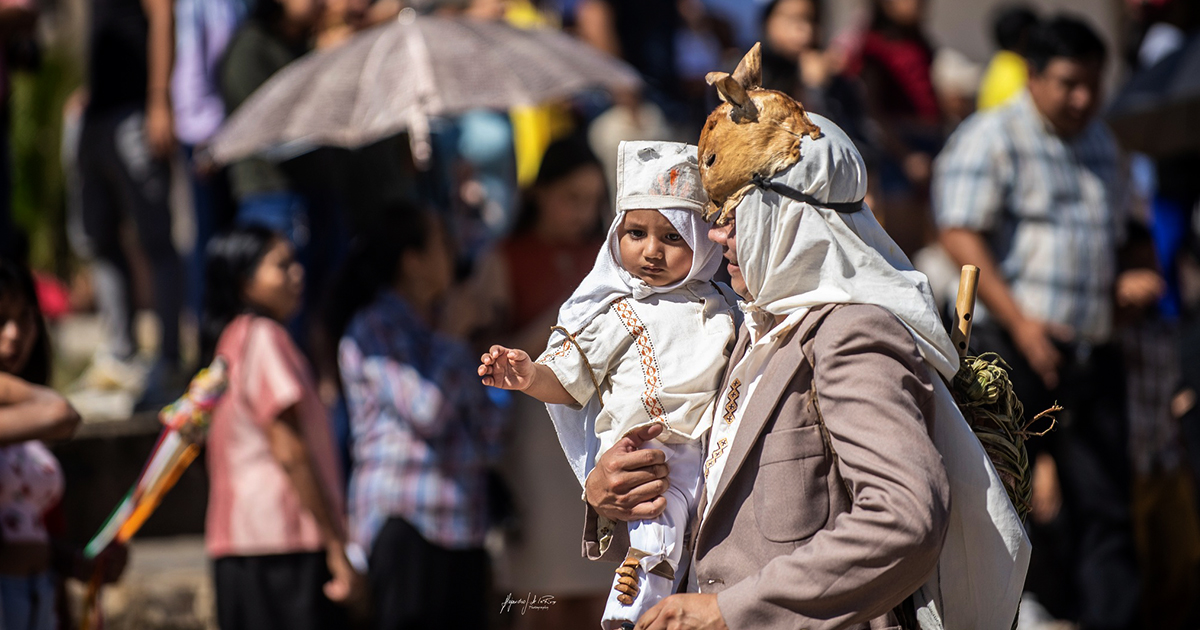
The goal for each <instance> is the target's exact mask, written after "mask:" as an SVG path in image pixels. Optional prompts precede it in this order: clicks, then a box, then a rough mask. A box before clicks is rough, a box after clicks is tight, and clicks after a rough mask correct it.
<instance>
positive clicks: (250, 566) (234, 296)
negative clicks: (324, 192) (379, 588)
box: [203, 228, 359, 630]
mask: <svg viewBox="0 0 1200 630" xmlns="http://www.w3.org/2000/svg"><path fill="white" fill-rule="evenodd" d="M206 276H207V282H208V289H207V294H206V296H205V309H204V329H203V333H204V335H205V338H204V341H205V349H206V350H207V351H208V352H207V353H208V354H215V355H216V356H221V357H224V358H225V360H226V361H227V362H228V365H229V388H228V389H227V390H226V392H225V396H224V397H223V398H222V399H221V402H220V403H218V404H217V407H216V408H215V409H214V410H213V418H212V428H211V429H210V432H209V437H208V470H209V476H210V490H209V500H208V517H207V520H206V523H205V545H206V547H207V549H208V554H209V556H210V557H212V558H213V559H214V563H213V577H214V580H215V582H216V598H217V622H218V624H219V625H220V627H221V629H222V630H242V629H247V630H248V629H251V628H253V629H254V630H269V629H272V628H278V629H280V630H284V629H287V630H297V629H305V628H312V629H313V630H319V629H322V628H334V627H342V626H343V625H344V624H345V619H344V612H343V611H342V610H341V609H340V607H338V606H335V605H334V602H344V601H346V600H347V599H349V598H350V597H351V595H352V594H353V592H354V591H356V590H357V589H358V584H359V576H358V574H357V573H356V572H355V570H354V569H353V568H352V566H351V564H350V561H349V559H348V558H347V556H346V523H345V517H344V514H345V511H344V507H343V506H344V499H343V490H342V488H343V485H342V479H341V474H340V473H339V469H338V465H337V457H336V454H335V452H334V447H333V435H332V433H331V429H330V425H329V419H328V416H327V415H326V411H325V407H324V406H323V405H322V404H321V401H320V400H319V399H318V398H317V394H316V386H315V382H314V380H313V375H312V368H311V366H310V365H309V363H308V360H307V359H305V357H304V355H302V354H301V353H300V350H299V348H297V347H296V344H295V343H294V342H293V341H292V339H291V337H289V335H288V332H287V329H285V328H284V325H283V322H286V321H287V320H288V319H289V318H291V317H292V316H293V315H294V314H295V313H296V311H297V309H298V308H299V306H300V301H301V297H302V294H303V288H304V271H303V269H301V267H300V265H299V263H297V262H296V260H295V257H294V251H293V249H292V246H291V245H290V244H289V243H288V241H287V240H285V239H284V238H283V237H281V236H279V235H277V234H275V233H274V232H271V231H269V230H266V229H263V228H240V229H238V230H235V231H234V232H232V233H230V234H227V235H225V236H222V237H218V238H217V239H214V240H213V241H212V242H211V243H210V244H209V248H208V268H207V274H206Z"/></svg>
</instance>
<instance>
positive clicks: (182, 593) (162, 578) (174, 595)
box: [69, 536, 216, 630]
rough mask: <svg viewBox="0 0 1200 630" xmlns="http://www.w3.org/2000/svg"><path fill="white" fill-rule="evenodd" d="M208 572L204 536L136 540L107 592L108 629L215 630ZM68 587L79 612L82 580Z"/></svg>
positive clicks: (106, 620)
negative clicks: (118, 578)
mask: <svg viewBox="0 0 1200 630" xmlns="http://www.w3.org/2000/svg"><path fill="white" fill-rule="evenodd" d="M209 571H210V564H209V562H208V558H207V557H206V556H205V554H204V539H203V538H202V537H200V536H181V537H178V538H160V539H149V540H135V541H134V542H133V543H132V545H131V546H130V554H129V566H128V568H127V569H126V571H125V575H124V577H123V578H122V579H121V582H120V583H119V584H116V585H114V586H111V587H107V588H105V589H104V591H103V593H102V602H103V604H102V605H103V610H104V615H105V617H104V619H105V628H106V630H152V629H153V630H216V623H215V620H214V618H213V610H214V609H213V590H212V578H211V576H210V574H209ZM69 590H70V593H69V596H70V597H71V600H72V606H73V609H74V610H76V611H78V610H79V608H78V606H79V605H80V604H79V603H80V601H81V600H82V597H83V585H81V584H78V583H72V584H71V585H70V589H69Z"/></svg>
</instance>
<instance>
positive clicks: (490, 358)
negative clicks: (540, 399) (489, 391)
mask: <svg viewBox="0 0 1200 630" xmlns="http://www.w3.org/2000/svg"><path fill="white" fill-rule="evenodd" d="M479 362H480V363H481V364H482V365H480V366H479V370H478V372H479V375H480V376H482V377H483V384H484V385H489V386H491V387H499V388H500V389H516V390H521V391H523V390H526V389H529V386H530V385H531V384H532V383H533V378H534V374H536V373H537V372H536V370H534V363H533V359H530V358H529V354H528V353H526V352H525V351H524V350H518V349H516V348H505V347H504V346H492V348H491V350H489V351H488V353H487V354H485V355H483V356H482V357H480V358H479Z"/></svg>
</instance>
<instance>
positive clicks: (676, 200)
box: [479, 142, 735, 630]
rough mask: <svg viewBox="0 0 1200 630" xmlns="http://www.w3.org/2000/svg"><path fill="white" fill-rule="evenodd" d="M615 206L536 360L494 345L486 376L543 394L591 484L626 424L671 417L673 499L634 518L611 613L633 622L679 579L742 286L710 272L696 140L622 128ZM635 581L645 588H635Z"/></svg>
mask: <svg viewBox="0 0 1200 630" xmlns="http://www.w3.org/2000/svg"><path fill="white" fill-rule="evenodd" d="M618 151H619V155H618V166H617V178H618V179H617V216H616V219H615V220H614V221H613V224H612V227H611V228H610V229H609V232H608V241H607V244H606V246H605V247H604V248H603V249H601V251H600V254H599V255H598V256H597V258H596V264H595V267H593V269H592V271H591V273H589V274H588V276H587V277H586V278H585V279H584V281H583V283H582V284H580V285H579V287H578V288H577V289H576V290H575V293H574V294H573V295H572V296H571V297H570V299H568V300H567V302H566V303H565V304H563V306H562V308H561V309H560V310H559V316H558V326H556V327H555V329H554V330H555V332H554V335H553V336H552V337H551V338H550V344H549V347H548V348H547V349H546V351H545V352H544V353H543V354H542V356H541V357H540V358H539V359H538V360H537V361H536V363H535V362H534V361H532V360H531V358H530V356H529V355H528V354H527V353H525V352H524V351H522V350H517V349H509V348H505V347H502V346H493V347H492V348H491V350H490V351H489V352H488V354H485V355H484V356H483V357H482V358H481V360H480V361H481V363H482V365H481V366H480V367H479V375H480V376H482V377H483V383H484V384H485V385H490V386H493V387H499V388H502V389H515V390H520V391H523V392H525V393H526V394H528V395H530V396H533V397H534V398H537V399H538V400H541V401H543V402H545V403H547V407H548V409H549V410H550V416H551V417H552V418H553V419H554V423H555V428H556V429H557V430H558V437H559V441H560V442H561V444H562V447H563V450H564V451H565V452H566V455H567V458H568V459H569V460H570V462H571V466H572V468H573V469H574V470H575V474H576V476H577V477H578V478H579V481H580V483H581V484H582V483H583V481H584V479H585V478H586V476H587V473H588V472H589V471H590V470H591V468H592V466H593V465H594V464H595V460H596V457H597V455H598V454H599V453H602V452H604V451H605V450H607V449H608V448H609V447H611V446H612V445H613V444H614V443H615V442H616V441H617V440H619V439H620V438H621V437H622V436H624V435H625V434H627V433H628V432H630V431H632V430H635V429H637V428H639V427H644V426H647V425H651V424H655V423H658V424H661V425H663V427H664V429H665V430H664V431H663V433H662V434H661V435H660V436H659V438H658V439H657V440H655V441H654V442H651V443H650V444H648V445H647V446H648V447H651V448H657V449H660V450H662V451H663V452H664V454H666V456H667V461H668V462H669V463H668V467H669V469H670V476H669V482H670V488H669V490H668V491H667V493H666V495H665V496H666V498H667V507H666V510H665V511H664V512H663V514H662V515H661V516H659V517H658V518H655V519H651V520H644V521H638V522H635V523H630V524H629V539H630V553H629V557H628V558H627V559H626V561H625V563H623V564H622V566H621V568H620V569H618V570H617V577H616V578H614V581H613V591H612V592H610V593H609V599H608V603H607V605H606V607H605V611H604V618H603V621H602V624H601V625H602V627H603V628H605V629H606V630H612V629H615V628H620V627H621V625H622V623H625V622H635V621H637V619H638V617H640V616H641V614H642V613H644V612H645V611H646V610H648V609H649V608H650V607H652V606H653V605H654V604H655V603H657V602H658V600H660V599H662V598H663V597H666V596H667V595H670V594H671V593H673V592H675V590H676V587H677V586H678V581H679V579H681V578H682V576H683V573H684V571H682V570H680V561H681V558H682V557H684V554H683V552H684V549H683V547H684V545H683V536H684V533H685V531H686V529H687V523H688V517H689V516H690V515H691V514H692V512H693V511H694V509H695V505H696V497H697V494H698V492H699V487H700V480H701V466H702V464H703V459H704V445H703V438H704V435H705V433H706V432H707V431H708V429H709V427H710V426H711V420H712V415H711V413H710V412H709V411H710V410H709V408H710V406H711V404H712V401H713V399H714V397H715V394H716V389H717V387H718V386H719V384H720V379H721V375H722V372H723V370H724V368H725V364H726V362H727V360H728V358H729V353H730V351H731V348H732V342H733V339H734V330H735V328H734V319H733V307H732V305H733V304H734V302H735V298H734V297H733V294H732V293H731V292H729V293H726V292H723V291H722V290H721V289H720V288H718V286H717V285H716V284H715V283H714V282H713V281H712V276H713V273H715V272H716V270H717V268H718V266H719V265H720V261H721V250H720V248H719V247H717V246H716V245H715V244H713V243H712V242H710V241H709V240H708V238H707V233H708V227H709V226H708V224H707V223H705V222H704V221H703V220H702V219H701V218H700V211H701V209H702V208H703V207H704V204H705V203H706V202H707V197H706V196H705V194H704V191H703V189H702V188H701V186H700V174H699V169H698V167H697V152H696V147H694V146H691V145H685V144H681V143H674V142H624V143H622V144H621V146H620V148H619V150H618ZM635 581H636V588H632V585H633V583H634V582H635Z"/></svg>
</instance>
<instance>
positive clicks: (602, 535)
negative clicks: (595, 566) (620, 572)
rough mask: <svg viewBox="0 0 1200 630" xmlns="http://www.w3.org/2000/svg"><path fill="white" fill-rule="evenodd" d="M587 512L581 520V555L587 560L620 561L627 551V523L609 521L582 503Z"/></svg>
mask: <svg viewBox="0 0 1200 630" xmlns="http://www.w3.org/2000/svg"><path fill="white" fill-rule="evenodd" d="M584 505H585V506H586V508H587V513H586V515H585V516H584V521H583V557H584V558H587V559H588V560H602V561H604V562H621V561H623V560H625V556H626V554H628V553H629V524H628V523H626V522H624V521H615V522H614V521H610V520H608V519H606V518H604V517H602V516H600V515H599V514H598V513H597V512H596V510H595V509H594V508H593V507H592V506H590V505H588V504H587V503H584Z"/></svg>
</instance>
